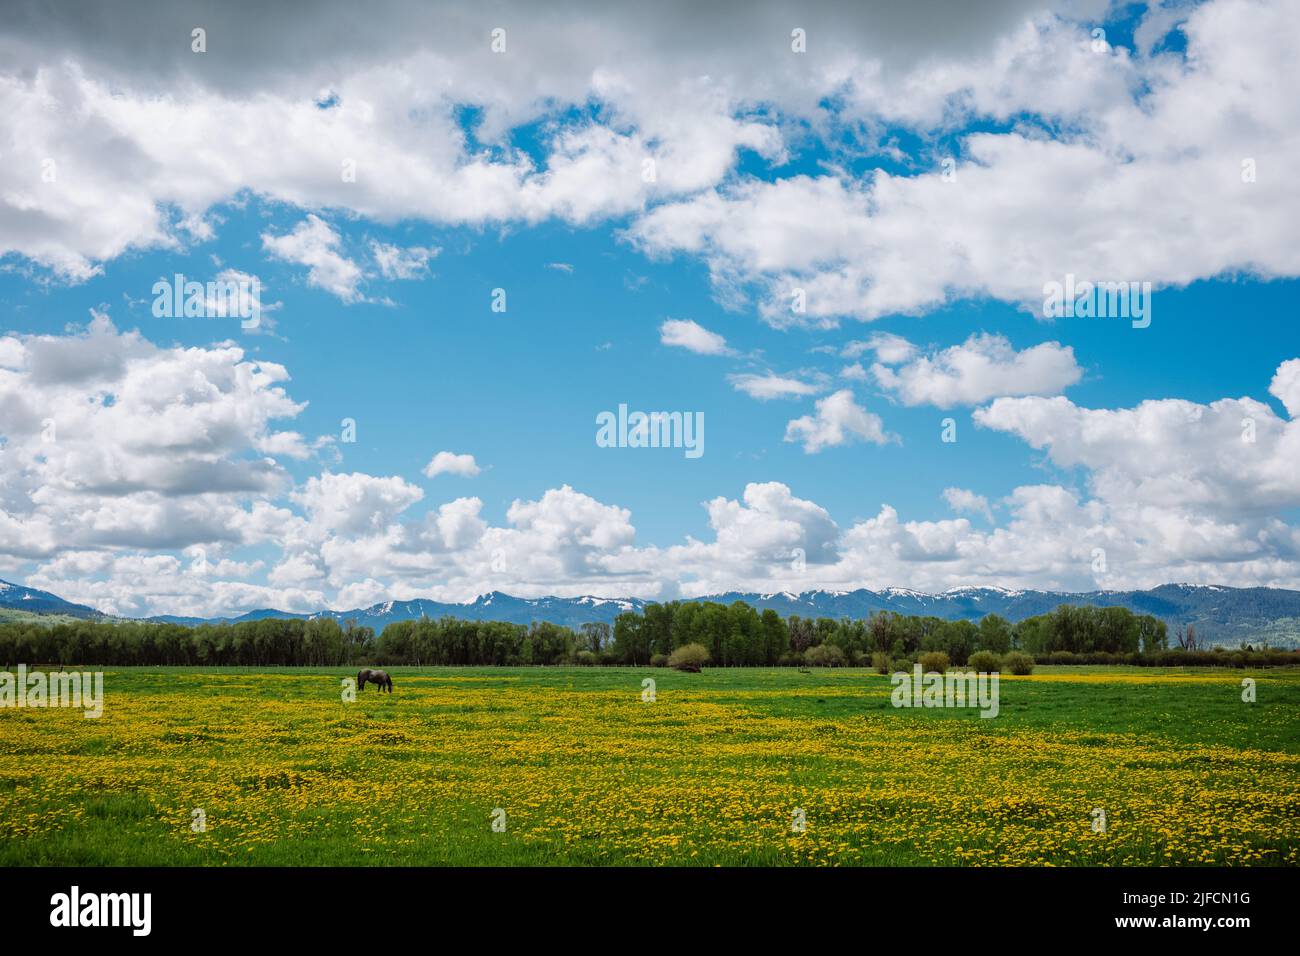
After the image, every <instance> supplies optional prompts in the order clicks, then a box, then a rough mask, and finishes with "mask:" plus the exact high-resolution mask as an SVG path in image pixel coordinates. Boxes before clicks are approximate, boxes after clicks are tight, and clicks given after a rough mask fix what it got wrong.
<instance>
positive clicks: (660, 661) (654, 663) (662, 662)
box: [650, 654, 668, 667]
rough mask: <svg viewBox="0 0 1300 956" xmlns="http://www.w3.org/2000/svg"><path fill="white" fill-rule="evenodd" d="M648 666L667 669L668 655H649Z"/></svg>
mask: <svg viewBox="0 0 1300 956" xmlns="http://www.w3.org/2000/svg"><path fill="white" fill-rule="evenodd" d="M650 666H651V667H667V666H668V655H667V654H651V655H650Z"/></svg>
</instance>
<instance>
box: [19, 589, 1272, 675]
mask: <svg viewBox="0 0 1300 956" xmlns="http://www.w3.org/2000/svg"><path fill="white" fill-rule="evenodd" d="M1182 633H1183V632H1182V629H1181V627H1180V628H1179V634H1178V637H1179V641H1178V643H1179V644H1180V645H1181V646H1180V647H1175V648H1171V647H1170V642H1169V634H1168V628H1167V627H1166V625H1165V623H1164V622H1163V621H1161V620H1159V619H1157V618H1155V617H1152V616H1151V615H1149V614H1135V613H1134V612H1132V611H1130V610H1128V609H1127V608H1122V607H1074V606H1071V605H1062V606H1060V607H1058V608H1057V609H1056V610H1054V611H1051V612H1049V613H1047V614H1042V615H1039V616H1037V617H1030V618H1026V619H1025V620H1022V621H1019V622H1017V623H1015V624H1012V623H1011V622H1009V621H1007V620H1006V619H1005V618H1002V617H999V616H998V615H996V614H989V615H986V616H985V617H984V618H982V619H981V620H979V621H978V622H976V621H969V620H960V621H946V620H943V619H942V618H937V617H927V616H919V615H904V614H898V613H896V612H893V611H881V612H877V613H875V614H872V615H870V616H869V617H867V618H865V619H858V620H854V619H850V618H841V619H838V620H837V619H833V618H829V617H820V618H807V617H799V616H797V615H794V616H791V617H789V618H783V617H782V616H781V615H780V614H778V613H777V612H776V611H773V610H770V609H769V610H766V611H761V612H760V611H758V610H756V609H755V608H753V607H751V606H750V605H748V604H746V603H745V602H743V601H736V602H734V603H732V604H729V605H728V604H720V603H716V602H710V601H672V602H667V603H659V604H648V605H646V606H645V608H644V609H643V610H642V611H640V612H636V611H629V612H626V613H623V614H620V615H619V616H618V617H617V618H616V619H615V621H614V623H613V625H612V626H611V625H609V624H606V623H599V622H592V623H587V624H583V625H582V626H581V627H578V628H576V629H575V628H570V627H565V626H562V625H558V624H551V623H547V622H540V621H539V622H534V623H532V624H531V625H524V624H509V623H505V622H501V621H470V620H462V619H459V618H453V617H444V618H440V619H437V620H433V619H428V618H426V619H421V620H412V621H396V622H394V623H392V624H389V625H388V626H387V627H385V628H384V630H383V633H382V634H379V635H376V634H375V632H374V630H373V629H372V628H369V627H358V626H357V625H356V624H355V623H354V622H352V621H344V622H342V623H340V622H339V621H337V620H335V619H333V618H316V619H311V620H303V619H299V618H265V619H262V620H258V621H242V622H240V623H237V624H227V623H223V624H202V625H198V626H195V627H189V626H185V625H181V624H160V623H144V622H119V623H112V622H99V621H75V622H69V623H59V624H55V625H53V626H45V625H42V624H39V623H35V622H26V621H24V622H8V623H0V663H3V664H5V665H6V666H7V667H8V666H13V665H14V664H17V663H19V662H24V663H27V664H30V665H44V664H62V665H67V664H101V665H110V666H131V665H145V666H150V665H163V666H179V665H208V666H213V665H215V666H244V667H268V666H286V665H287V666H339V665H345V664H347V665H352V664H369V663H375V664H391V665H401V664H413V665H429V666H439V665H442V666H446V665H451V666H458V665H459V666H465V665H477V666H492V665H511V666H523V665H531V664H541V665H546V664H621V665H646V664H650V665H661V664H663V663H665V662H666V661H667V658H668V657H669V655H671V654H672V653H673V651H675V650H677V649H678V648H681V647H684V646H686V645H688V644H699V645H701V646H703V647H704V648H705V649H706V650H707V651H708V653H709V660H710V662H711V664H712V665H713V666H722V667H770V666H804V665H835V664H847V665H857V666H865V665H868V664H875V665H876V666H882V665H887V666H894V665H899V666H910V665H911V663H912V662H914V661H916V660H917V659H918V658H919V657H920V655H921V654H923V653H936V652H942V653H944V654H946V655H947V657H948V660H949V661H951V663H952V664H954V665H957V666H962V665H965V664H966V663H967V662H968V661H969V659H970V657H971V655H972V654H975V653H977V652H979V651H987V652H989V653H992V654H998V655H1000V654H1005V653H1007V652H1009V651H1021V652H1024V653H1027V654H1029V655H1031V656H1033V657H1034V658H1036V659H1037V660H1038V661H1040V662H1044V663H1076V662H1077V663H1135V664H1177V663H1183V664H1228V663H1230V664H1236V665H1238V666H1241V665H1242V664H1243V663H1253V664H1264V663H1294V662H1295V659H1296V655H1295V654H1288V653H1285V652H1281V651H1267V649H1261V650H1259V651H1256V650H1254V649H1253V648H1252V649H1246V648H1243V649H1242V650H1241V651H1234V652H1231V653H1230V654H1227V655H1226V656H1225V652H1223V651H1218V650H1216V651H1215V652H1209V651H1201V650H1197V648H1196V645H1195V643H1194V642H1192V643H1190V645H1189V642H1187V641H1186V640H1185V639H1184V638H1183V636H1182ZM1245 654H1249V655H1250V656H1249V657H1243V656H1242V655H1245Z"/></svg>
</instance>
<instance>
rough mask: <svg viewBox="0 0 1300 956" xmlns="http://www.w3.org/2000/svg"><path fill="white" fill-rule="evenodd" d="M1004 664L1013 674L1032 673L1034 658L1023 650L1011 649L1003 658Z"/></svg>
mask: <svg viewBox="0 0 1300 956" xmlns="http://www.w3.org/2000/svg"><path fill="white" fill-rule="evenodd" d="M1002 666H1003V667H1005V668H1006V669H1007V670H1009V671H1010V672H1011V673H1013V674H1022V675H1023V674H1032V673H1033V672H1034V659H1033V658H1032V657H1030V656H1029V655H1028V654H1026V653H1024V652H1023V651H1011V652H1009V653H1008V654H1007V655H1006V656H1005V657H1003V658H1002Z"/></svg>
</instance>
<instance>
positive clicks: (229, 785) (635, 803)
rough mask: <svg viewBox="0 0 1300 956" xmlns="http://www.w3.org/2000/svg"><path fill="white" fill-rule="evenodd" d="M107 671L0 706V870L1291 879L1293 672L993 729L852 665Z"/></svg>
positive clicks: (1151, 687)
mask: <svg viewBox="0 0 1300 956" xmlns="http://www.w3.org/2000/svg"><path fill="white" fill-rule="evenodd" d="M104 673H105V678H104V682H105V705H104V715H103V717H102V718H100V719H98V720H88V719H85V718H84V717H83V716H82V714H81V712H80V711H76V710H58V709H49V710H35V709H7V710H0V865H6V866H16V865H74V866H88V865H169V864H175V865H225V864H254V865H271V866H278V865H315V864H343V865H347V864H370V865H388V864H414V865H428V864H453V865H457V864H471V865H498V864H522V865H531V864H559V865H565V864H606V865H643V864H678V865H715V864H723V865H734V864H760V865H784V864H813V865H858V864H874V865H903V866H913V865H934V864H939V865H1008V864H1010V865H1055V866H1069V865H1094V866H1095V865H1107V866H1109V865H1121V866H1122V865H1185V864H1192V865H1195V864H1220V865H1222V864H1229V865H1261V864H1262V865H1288V864H1289V865H1295V864H1297V863H1300V671H1298V670H1296V669H1271V670H1260V671H1247V672H1243V671H1237V670H1225V669H1202V670H1184V671H1171V670H1161V669H1155V668H1119V667H1095V668H1089V667H1057V668H1053V667H1039V668H1038V669H1037V670H1036V671H1035V673H1034V674H1033V675H1031V676H1027V677H1011V676H1003V678H1002V681H1001V712H1000V715H999V716H998V717H997V718H995V719H991V720H985V719H980V717H979V716H978V711H976V710H955V709H954V710H946V709H932V710H917V709H913V710H904V709H895V708H893V707H892V706H891V705H890V697H889V692H890V682H889V678H888V677H884V676H880V675H877V674H875V673H872V672H869V671H865V670H856V669H825V670H813V671H811V672H799V671H796V670H793V669H781V670H775V669H734V670H722V669H710V670H705V671H704V672H703V673H700V674H681V673H677V672H674V671H669V670H664V669H653V670H652V669H649V668H518V669H511V668H484V669H473V668H465V669H459V668H425V669H423V670H417V669H415V668H393V669H391V673H392V674H393V678H394V685H395V693H393V694H392V695H391V696H389V695H380V694H378V693H377V692H376V691H375V690H374V688H368V689H367V690H366V691H365V692H364V693H362V694H359V695H358V699H357V701H356V702H355V703H345V702H343V701H342V700H341V697H340V690H341V688H340V680H341V678H343V677H345V676H348V675H350V674H353V675H354V674H355V671H354V670H353V671H345V670H343V669H341V668H340V669H318V670H313V669H306V668H303V669H288V668H286V669H268V670H262V671H257V670H246V669H237V670H236V669H231V670H215V669H202V668H174V669H167V668H147V669H145V668H141V669H131V668H118V669H108V668H106V669H105V670H104ZM1243 676H1250V677H1253V678H1254V679H1255V680H1256V681H1257V693H1258V701H1257V702H1256V703H1254V704H1247V703H1243V702H1242V700H1241V681H1242V678H1243ZM645 677H653V678H654V680H655V681H656V682H657V688H656V692H657V693H656V699H655V701H654V702H652V703H647V702H643V701H642V699H641V696H642V679H643V678H645ZM199 808H201V809H202V811H203V814H204V817H205V820H206V829H205V830H203V831H202V832H194V830H193V828H192V824H193V821H194V815H193V811H194V810H195V809H199ZM498 808H499V809H500V810H502V811H504V823H505V829H504V832H494V830H493V829H492V821H493V818H494V811H496V810H497V809H498ZM796 808H798V809H801V810H802V811H803V813H804V816H805V818H806V828H805V829H803V831H802V832H799V831H798V830H797V828H795V827H794V826H793V823H794V817H795V810H796ZM1094 808H1102V809H1103V810H1104V811H1105V815H1106V823H1107V826H1106V831H1105V832H1104V833H1097V832H1094V830H1093V825H1092V824H1093V816H1092V811H1093V810H1094ZM496 817H497V819H498V820H500V819H501V815H500V814H496Z"/></svg>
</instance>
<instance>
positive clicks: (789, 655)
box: [776, 651, 803, 667]
mask: <svg viewBox="0 0 1300 956" xmlns="http://www.w3.org/2000/svg"><path fill="white" fill-rule="evenodd" d="M776 664H777V666H778V667H803V654H801V653H799V652H798V651H787V652H786V653H784V654H782V655H781V657H780V658H779V659H778V660H777V662H776Z"/></svg>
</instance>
